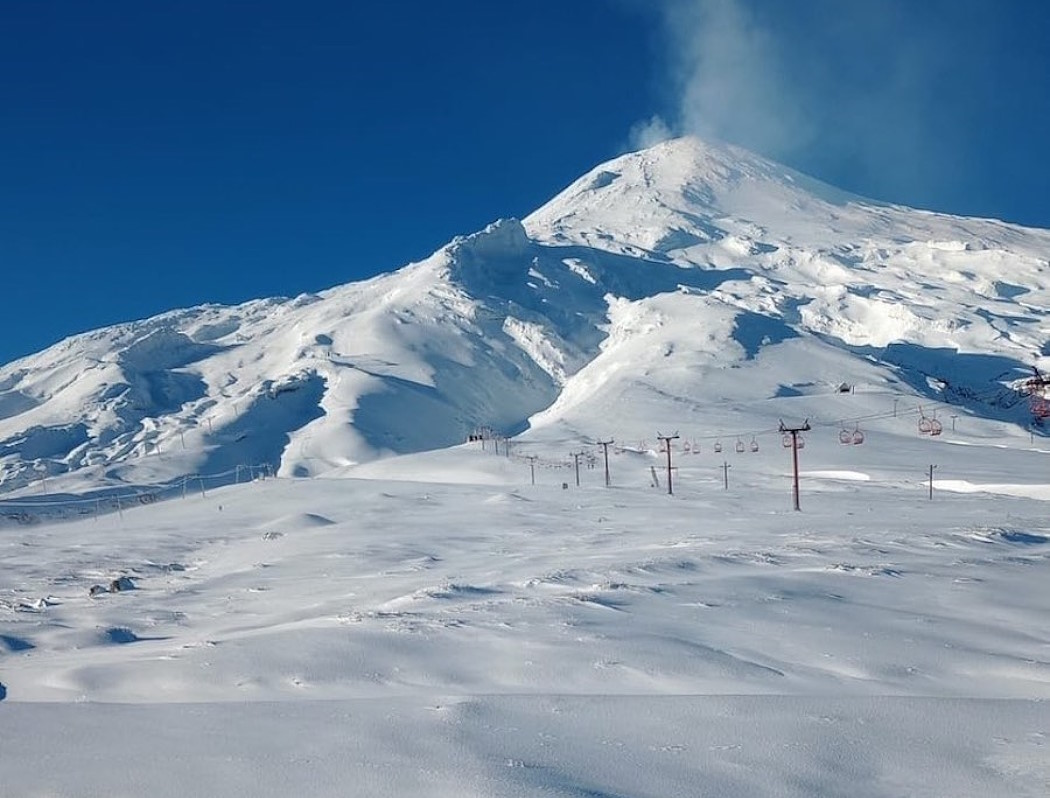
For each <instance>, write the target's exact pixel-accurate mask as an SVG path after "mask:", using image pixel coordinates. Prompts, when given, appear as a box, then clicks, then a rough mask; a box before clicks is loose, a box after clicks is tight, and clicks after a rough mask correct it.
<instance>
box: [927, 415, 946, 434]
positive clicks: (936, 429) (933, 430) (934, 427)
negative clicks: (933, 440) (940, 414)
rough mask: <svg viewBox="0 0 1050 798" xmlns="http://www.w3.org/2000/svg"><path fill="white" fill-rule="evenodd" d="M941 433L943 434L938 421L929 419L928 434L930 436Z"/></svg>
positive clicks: (942, 427)
mask: <svg viewBox="0 0 1050 798" xmlns="http://www.w3.org/2000/svg"><path fill="white" fill-rule="evenodd" d="M942 432H944V426H943V425H942V424H941V422H940V421H938V420H937V419H935V418H931V419H930V434H931V435H940V434H941V433H942Z"/></svg>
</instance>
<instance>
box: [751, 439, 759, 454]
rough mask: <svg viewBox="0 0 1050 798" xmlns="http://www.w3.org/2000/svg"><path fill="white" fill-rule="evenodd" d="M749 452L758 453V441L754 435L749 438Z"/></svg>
mask: <svg viewBox="0 0 1050 798" xmlns="http://www.w3.org/2000/svg"><path fill="white" fill-rule="evenodd" d="M751 451H753V452H757V451H758V441H757V440H755V436H754V435H752V436H751Z"/></svg>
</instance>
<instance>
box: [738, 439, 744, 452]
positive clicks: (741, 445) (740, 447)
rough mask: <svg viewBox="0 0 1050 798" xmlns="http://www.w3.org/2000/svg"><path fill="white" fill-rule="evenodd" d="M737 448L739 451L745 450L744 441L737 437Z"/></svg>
mask: <svg viewBox="0 0 1050 798" xmlns="http://www.w3.org/2000/svg"><path fill="white" fill-rule="evenodd" d="M736 450H737V452H738V453H740V452H743V451H744V442H743V441H742V440H740V438H737V439H736Z"/></svg>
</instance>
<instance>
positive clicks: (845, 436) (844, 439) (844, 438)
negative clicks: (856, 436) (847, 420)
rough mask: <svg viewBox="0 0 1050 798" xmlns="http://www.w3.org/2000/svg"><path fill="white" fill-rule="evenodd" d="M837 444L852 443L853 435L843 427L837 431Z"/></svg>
mask: <svg viewBox="0 0 1050 798" xmlns="http://www.w3.org/2000/svg"><path fill="white" fill-rule="evenodd" d="M839 443H842V444H846V445H849V444H851V443H853V433H852V432H850V431H849V430H848V429H846V428H845V427H843V428H842V429H841V430H840V431H839Z"/></svg>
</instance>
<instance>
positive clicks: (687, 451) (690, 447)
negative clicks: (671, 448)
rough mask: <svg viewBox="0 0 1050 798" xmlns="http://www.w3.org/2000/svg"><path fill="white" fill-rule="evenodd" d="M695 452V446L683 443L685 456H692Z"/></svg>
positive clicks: (686, 442)
mask: <svg viewBox="0 0 1050 798" xmlns="http://www.w3.org/2000/svg"><path fill="white" fill-rule="evenodd" d="M692 451H693V445H692V444H691V443H689V441H682V452H683V453H684V454H691V453H692Z"/></svg>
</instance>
